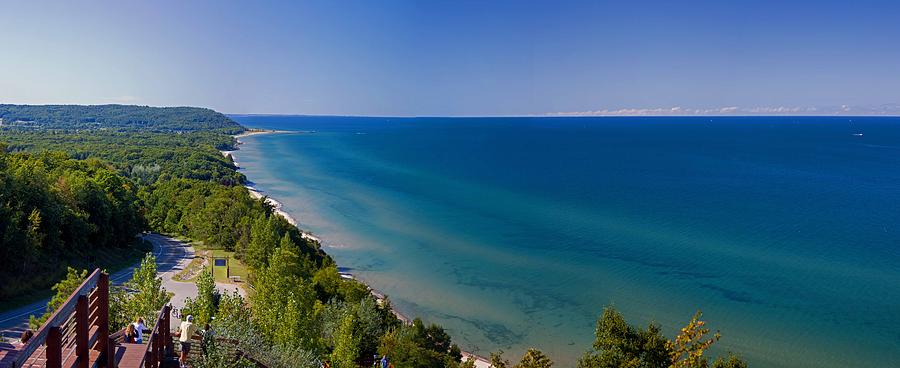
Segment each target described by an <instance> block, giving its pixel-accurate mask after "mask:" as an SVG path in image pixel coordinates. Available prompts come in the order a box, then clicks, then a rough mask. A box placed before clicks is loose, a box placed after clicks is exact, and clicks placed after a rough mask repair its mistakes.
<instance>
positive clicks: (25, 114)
mask: <svg viewBox="0 0 900 368" xmlns="http://www.w3.org/2000/svg"><path fill="white" fill-rule="evenodd" d="M0 126H4V127H14V128H19V129H37V130H48V129H49V130H53V129H59V130H111V131H141V132H161V133H183V132H195V131H203V132H217V133H225V134H236V133H240V132H241V131H242V130H243V128H242V127H241V126H240V124H237V123H235V122H234V121H233V120H231V119H229V118H228V117H227V116H225V115H222V114H220V113H218V112H215V111H213V110H210V109H203V108H197V107H149V106H127V105H95V106H80V105H0Z"/></svg>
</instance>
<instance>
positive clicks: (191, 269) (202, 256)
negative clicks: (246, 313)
mask: <svg viewBox="0 0 900 368" xmlns="http://www.w3.org/2000/svg"><path fill="white" fill-rule="evenodd" d="M175 238H176V239H178V240H180V241H183V242H185V243H188V244H190V245H191V246H192V247H194V253H195V254H196V255H197V257H196V258H194V259H193V260H192V261H191V262H190V263H189V264H188V265H187V266H186V267H185V268H184V270H182V271H181V272H179V273H178V275H176V276H175V280H176V281H185V282H193V281H194V279H196V278H197V275H198V274H199V272H201V271H202V268H203V267H205V266H208V265H211V264H213V258H227V259H228V267H229V268H230V274H231V276H238V277H240V278H241V281H242V282H246V281H247V277H248V276H249V275H250V270H249V269H248V268H247V265H245V264H244V262H241V261H240V260H239V259H237V258H235V256H234V252H229V251H226V250H224V249H218V248H213V247H209V246H207V245H206V244H204V243H203V242H201V241H192V240H190V239H185V238H180V237H175ZM213 278H214V279H215V280H216V282H224V283H231V279H229V278H228V275H227V272H226V270H225V267H213Z"/></svg>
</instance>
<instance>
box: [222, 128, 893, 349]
mask: <svg viewBox="0 0 900 368" xmlns="http://www.w3.org/2000/svg"><path fill="white" fill-rule="evenodd" d="M235 118H236V120H238V121H239V122H241V123H242V124H245V125H247V126H250V127H261V128H269V129H280V130H297V131H315V133H300V134H279V135H260V136H253V137H248V138H243V139H242V140H243V141H245V142H246V144H244V145H243V146H241V150H240V151H239V152H237V153H236V155H235V156H236V159H237V161H238V162H239V163H240V164H241V166H244V167H245V171H244V172H245V173H246V174H247V175H248V177H249V178H250V180H252V181H253V182H255V183H256V185H257V186H258V187H259V188H260V189H261V190H264V191H266V192H267V193H268V194H270V195H271V196H273V197H274V198H277V199H278V200H280V201H281V202H283V203H284V205H285V207H286V209H287V210H288V211H289V212H291V213H292V214H294V215H295V216H296V217H297V218H298V219H299V220H300V222H301V223H302V225H303V226H304V227H306V228H308V229H310V230H312V231H313V232H315V233H317V234H318V235H320V236H321V237H323V238H324V239H325V242H326V244H327V245H328V248H327V251H328V252H329V253H330V254H332V255H333V256H334V257H335V258H336V259H337V261H338V262H339V264H340V265H342V266H345V267H348V268H351V269H352V272H353V273H355V274H356V275H358V276H359V277H360V278H362V279H364V280H365V281H367V282H368V283H370V284H371V285H372V286H373V287H375V288H377V289H380V290H382V291H384V292H386V293H387V294H389V295H390V296H391V299H392V301H393V302H394V303H395V305H396V306H397V307H398V308H399V309H400V310H401V311H403V312H404V313H406V314H409V315H418V316H422V317H424V319H426V320H428V321H432V322H437V323H440V324H442V325H444V326H445V327H447V328H448V329H449V330H451V333H452V335H453V337H454V338H455V339H456V340H457V341H459V342H460V343H461V345H462V347H463V348H464V349H469V350H471V349H473V348H477V349H478V351H479V352H480V353H483V354H486V353H487V352H489V351H492V350H496V349H498V348H503V349H504V350H506V351H507V352H509V353H510V354H508V356H510V357H513V356H518V355H520V354H521V352H522V351H523V350H524V349H525V348H527V347H529V346H537V347H540V348H542V349H543V350H544V351H545V352H547V353H549V354H550V355H551V357H552V358H554V360H556V361H558V362H559V363H561V365H560V366H572V365H574V361H575V360H576V359H577V357H578V356H580V355H581V353H582V352H583V351H584V350H585V349H587V348H588V347H589V346H590V344H591V341H592V339H593V332H594V322H595V320H596V318H597V316H598V315H599V314H600V312H601V310H602V308H603V306H605V305H609V304H612V305H615V306H616V307H617V308H618V309H619V310H620V311H622V312H623V313H624V314H625V316H626V318H627V319H628V320H629V321H631V322H633V323H636V324H642V325H643V324H646V323H647V322H649V321H651V320H655V321H657V322H659V323H660V324H661V325H662V326H663V328H664V330H665V331H666V333H667V335H669V336H671V335H672V334H674V331H675V330H676V329H677V328H679V327H680V326H681V325H683V324H684V323H686V322H687V320H688V319H689V318H690V317H691V315H692V314H693V313H694V312H695V311H696V310H697V309H702V310H703V312H704V317H705V318H706V319H707V320H708V321H710V325H711V327H712V328H714V329H718V330H720V331H721V333H722V336H723V337H722V340H721V341H720V342H719V343H718V344H717V345H716V346H717V349H716V350H715V352H716V353H718V352H721V351H724V350H734V351H737V352H740V353H742V354H743V355H744V356H745V357H746V358H747V359H748V360H749V361H750V363H751V366H753V367H849V366H857V367H900V119H898V118H846V117H841V118H821V117H814V118H813V117H809V118H794V117H778V118H772V117H752V118H750V117H747V118H491V119H485V118H459V119H448V118H415V119H396V118H342V117H284V116H249V117H248V116H236V117H235ZM856 134H862V136H859V135H856Z"/></svg>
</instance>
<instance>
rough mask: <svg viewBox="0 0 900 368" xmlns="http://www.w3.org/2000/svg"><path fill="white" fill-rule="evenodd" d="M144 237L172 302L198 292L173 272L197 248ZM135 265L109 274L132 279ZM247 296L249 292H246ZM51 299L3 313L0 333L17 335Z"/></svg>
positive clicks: (180, 301) (230, 287)
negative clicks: (176, 278) (29, 318)
mask: <svg viewBox="0 0 900 368" xmlns="http://www.w3.org/2000/svg"><path fill="white" fill-rule="evenodd" d="M144 239H146V240H148V241H150V242H151V243H153V254H154V255H155V256H156V270H157V272H158V275H159V276H160V277H161V278H162V279H163V287H165V288H166V290H168V291H171V292H173V293H174V296H173V297H172V304H173V305H174V306H175V307H177V308H179V309H180V308H181V307H183V306H184V299H185V298H186V297H192V298H193V297H196V296H197V286H196V285H194V283H192V282H178V281H173V280H172V276H174V275H175V274H177V273H178V272H180V271H181V270H183V269H184V267H185V266H187V264H188V263H190V261H191V260H192V259H193V258H194V248H193V247H191V246H190V245H188V244H186V243H184V242H181V241H178V240H176V239H173V238H170V237H167V236H164V235H160V234H155V233H151V234H148V235H145V236H144ZM137 266H138V264H135V265H134V266H131V267H128V268H126V269H123V270H121V271H119V272H116V273H113V274H112V275H110V281H111V282H112V283H113V284H116V285H118V284H121V283H123V282H125V281H128V280H130V279H131V275H132V272H133V271H134V268H135V267H137ZM216 287H217V288H218V289H219V290H221V291H225V292H229V293H230V292H231V290H238V292H240V293H241V294H242V295H245V293H244V291H243V289H241V288H239V287H237V286H236V285H232V284H223V283H216ZM245 296H246V295H245ZM49 301H50V299H49V298H48V299H44V300H40V301H37V302H34V303H31V304H29V305H26V306H23V307H20V308H16V309H14V310H9V311H5V312H2V313H0V334H2V335H3V336H6V337H18V336H19V335H21V333H22V330H24V329H25V328H27V327H28V316H30V315H40V314H43V313H44V311H45V310H46V308H47V302H49Z"/></svg>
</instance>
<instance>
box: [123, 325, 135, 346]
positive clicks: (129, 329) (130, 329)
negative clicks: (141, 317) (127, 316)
mask: <svg viewBox="0 0 900 368" xmlns="http://www.w3.org/2000/svg"><path fill="white" fill-rule="evenodd" d="M135 338H137V334H136V333H135V332H134V325H133V324H129V325H128V326H126V327H125V343H126V344H134V342H135Z"/></svg>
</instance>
